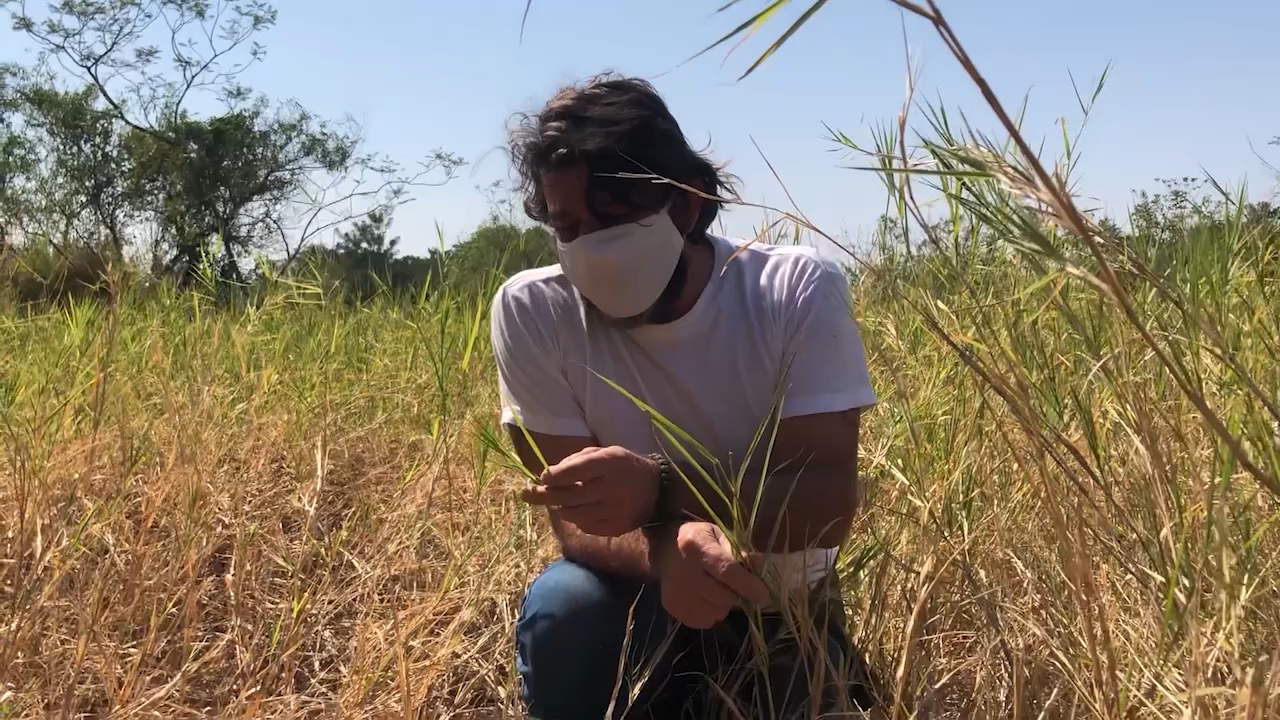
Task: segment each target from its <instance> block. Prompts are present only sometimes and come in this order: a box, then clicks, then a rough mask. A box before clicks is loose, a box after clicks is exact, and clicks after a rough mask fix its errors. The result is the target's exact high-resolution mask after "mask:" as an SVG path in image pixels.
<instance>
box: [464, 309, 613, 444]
mask: <svg viewBox="0 0 1280 720" xmlns="http://www.w3.org/2000/svg"><path fill="white" fill-rule="evenodd" d="M554 321H555V318H554V316H552V315H551V314H550V311H549V310H548V309H544V308H539V307H538V306H537V305H536V304H535V303H533V302H531V301H530V299H529V298H528V297H526V296H524V295H523V294H522V293H520V292H512V291H511V289H510V288H509V287H506V286H504V287H503V288H501V289H499V290H498V293H497V295H496V296H495V297H494V300H493V305H492V307H491V309H490V311H489V332H490V337H491V339H492V341H493V357H494V360H495V362H496V364H497V366H498V395H499V398H500V400H501V402H502V422H503V424H513V425H514V424H521V425H523V426H524V427H525V429H527V430H529V431H531V432H537V433H543V434H545V435H561V436H566V437H590V436H591V431H590V429H588V427H587V422H586V417H585V416H584V414H583V412H582V406H581V405H580V404H579V403H578V400H577V397H576V396H575V395H574V393H573V389H572V388H571V387H570V385H569V380H568V378H566V377H565V374H564V369H563V363H561V361H560V358H561V354H560V350H559V347H558V345H557V343H556V341H555V330H554V328H555V325H554Z"/></svg>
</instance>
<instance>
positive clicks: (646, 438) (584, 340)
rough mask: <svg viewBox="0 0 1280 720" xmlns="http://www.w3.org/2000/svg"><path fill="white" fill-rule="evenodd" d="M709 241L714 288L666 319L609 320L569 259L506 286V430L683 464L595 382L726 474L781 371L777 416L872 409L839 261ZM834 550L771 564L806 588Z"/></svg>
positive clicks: (499, 330)
mask: <svg viewBox="0 0 1280 720" xmlns="http://www.w3.org/2000/svg"><path fill="white" fill-rule="evenodd" d="M709 237H710V238H711V241H712V243H713V244H714V246H715V250H716V262H715V269H714V270H713V272H712V274H711V281H710V283H709V284H708V285H707V288H706V290H705V291H703V293H702V296H701V297H700V298H699V299H698V301H697V303H696V304H695V305H694V306H693V309H691V310H690V311H689V312H688V313H687V314H685V315H684V316H683V317H681V318H680V319H678V320H676V321H674V322H671V323H667V324H663V325H646V326H642V327H637V328H632V329H626V330H624V329H618V328H614V327H610V326H608V325H606V324H603V323H601V322H600V321H599V320H598V319H597V318H596V317H595V316H594V315H592V314H589V313H588V312H586V309H585V306H584V305H583V302H582V299H581V296H580V295H579V294H578V292H577V291H576V290H575V289H574V288H573V286H572V285H571V284H570V283H569V280H568V278H566V277H565V275H564V274H563V272H561V270H560V266H559V265H553V266H550V267H543V268H536V269H533V270H526V271H524V272H521V273H518V274H516V275H515V276H513V277H511V278H510V279H509V280H507V282H506V283H504V284H503V285H502V287H501V288H499V290H498V293H497V296H496V297H495V298H494V303H493V310H492V313H491V316H490V323H491V332H492V339H493V348H494V356H495V359H496V361H497V366H498V380H499V391H500V395H501V399H502V421H503V423H515V422H516V421H517V418H518V419H519V422H521V423H523V425H524V426H525V427H526V428H527V429H528V430H530V431H533V432H539V433H545V434H548V435H564V436H575V437H594V438H595V442H596V444H598V445H600V446H602V447H607V446H610V445H620V446H622V447H625V448H627V449H629V450H631V451H633V452H636V453H639V454H647V453H653V452H663V451H666V453H667V454H668V456H669V457H677V458H679V457H681V456H680V455H679V454H678V451H676V452H672V450H674V448H671V447H667V446H668V445H669V444H668V443H666V442H661V443H660V441H659V438H661V437H662V436H661V435H660V434H659V433H658V432H657V430H656V429H655V428H654V426H653V424H652V423H651V421H650V420H649V418H648V417H647V416H646V415H645V413H644V412H643V411H642V410H641V409H640V408H639V407H637V406H636V405H635V403H634V402H632V401H631V400H630V399H629V398H627V397H626V396H625V395H623V394H621V393H619V392H618V391H617V390H616V389H614V388H612V387H610V386H609V385H608V384H607V383H605V382H604V381H603V380H601V379H600V377H598V376H597V374H598V375H602V376H604V377H607V378H609V379H610V380H612V381H613V382H615V383H617V384H618V385H620V386H621V387H623V388H626V390H627V391H628V392H629V393H631V394H633V395H634V396H636V397H637V398H638V399H640V400H642V401H644V402H645V403H647V404H648V405H650V406H652V407H653V408H654V409H655V410H656V411H657V412H658V413H660V414H661V415H662V416H664V417H665V418H667V419H668V420H670V421H671V422H673V423H674V424H675V425H676V426H677V427H679V428H681V429H682V430H684V431H685V432H686V433H688V435H689V436H690V437H692V438H694V439H695V440H697V441H698V442H699V443H700V444H702V445H703V446H704V447H705V448H706V449H707V450H709V451H710V452H711V453H712V454H713V455H714V456H715V457H716V458H717V459H719V461H720V463H721V464H722V466H723V468H725V469H726V471H727V470H728V469H730V468H732V469H734V470H736V469H738V468H739V467H740V465H741V459H742V458H743V457H744V455H745V454H746V452H747V450H748V449H749V448H750V445H751V441H752V438H753V437H755V435H756V432H757V430H758V429H759V428H760V427H761V425H762V424H763V423H765V422H766V421H767V420H768V416H769V413H770V411H771V409H772V407H773V405H774V402H775V400H776V398H777V397H778V393H777V389H778V388H779V385H780V382H782V380H783V373H784V371H785V372H786V373H787V377H786V380H785V391H784V392H783V393H782V395H781V397H782V401H781V407H780V417H781V418H784V419H785V418H788V417H794V416H801V415H810V414H817V413H827V412H838V411H842V410H849V409H852V408H858V407H867V406H870V405H873V404H875V401H876V395H875V391H874V390H873V389H872V387H871V382H870V379H869V378H868V375H867V364H866V358H865V355H864V353H863V348H862V339H861V337H860V336H859V333H858V326H857V324H856V323H855V322H854V320H853V316H852V311H851V308H850V297H849V285H848V279H847V278H846V277H845V275H844V273H843V271H842V270H841V269H840V268H839V266H837V265H836V264H834V263H832V262H830V261H828V260H826V259H824V258H822V257H821V256H820V255H819V254H818V253H817V251H816V250H814V249H812V248H807V247H798V246H776V245H766V244H761V243H754V244H749V245H748V246H747V247H746V248H745V249H742V246H743V245H744V244H745V243H742V242H740V241H732V240H727V239H725V238H721V237H716V236H709ZM739 250H741V252H737V251H739ZM735 252H737V254H736V255H735ZM788 361H790V367H789V368H788V366H787V364H788ZM766 437H767V436H766ZM695 455H696V453H695ZM803 481H804V475H803V473H802V474H801V476H800V482H803ZM835 554H836V553H835V550H815V551H811V552H808V553H786V554H779V555H774V556H772V557H771V558H770V562H771V563H773V564H774V565H775V567H777V568H778V570H779V571H781V572H783V573H785V574H786V575H787V576H789V577H791V578H793V579H792V580H791V581H792V582H799V581H800V580H799V578H800V577H803V576H807V577H808V578H810V579H811V580H815V579H818V578H821V577H822V576H823V575H825V574H826V573H827V572H828V571H829V570H830V569H831V567H832V565H833V563H834V560H835Z"/></svg>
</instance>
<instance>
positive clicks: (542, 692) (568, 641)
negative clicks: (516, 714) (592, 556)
mask: <svg viewBox="0 0 1280 720" xmlns="http://www.w3.org/2000/svg"><path fill="white" fill-rule="evenodd" d="M640 589H641V587H640V585H639V584H638V583H631V582H626V581H624V580H619V579H616V578H611V577H608V576H603V575H600V574H598V573H596V572H594V571H592V570H589V569H587V568H585V567H583V566H581V565H578V564H576V563H573V562H570V561H567V560H560V561H557V562H556V563H553V564H552V565H551V566H550V567H548V568H547V569H546V570H544V571H543V572H542V574H541V575H539V576H538V577H537V578H536V579H535V580H534V581H533V583H532V584H531V585H530V586H529V590H528V592H527V593H526V594H525V598H524V604H523V607H522V608H521V612H520V618H519V620H518V621H517V623H516V655H517V657H516V661H517V669H518V670H519V672H520V677H521V682H522V686H523V687H522V690H523V694H524V696H525V701H526V703H528V704H529V705H530V708H529V710H530V713H531V714H534V715H535V716H540V717H547V718H551V717H556V718H561V717H563V718H572V717H587V716H590V715H592V714H593V713H594V717H596V718H599V717H601V716H602V715H603V713H604V710H605V708H606V707H607V706H608V703H609V698H610V696H611V694H612V691H613V685H614V681H615V680H616V679H617V674H618V663H619V661H620V656H621V654H622V649H623V639H624V637H625V635H626V632H627V617H628V615H629V613H630V611H631V607H632V603H633V602H634V601H635V600H636V598H637V597H638V595H639V593H640Z"/></svg>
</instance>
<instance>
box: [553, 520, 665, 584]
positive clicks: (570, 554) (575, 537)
mask: <svg viewBox="0 0 1280 720" xmlns="http://www.w3.org/2000/svg"><path fill="white" fill-rule="evenodd" d="M551 526H552V528H553V529H554V530H555V534H556V537H557V538H558V539H559V540H560V550H561V552H562V553H563V554H564V556H565V557H566V558H568V559H570V560H572V561H574V562H576V563H578V564H580V565H585V566H587V567H589V568H593V569H595V570H600V571H603V572H609V573H613V574H615V575H622V576H625V577H631V578H636V579H637V580H641V581H643V582H648V581H650V580H654V579H656V578H657V572H656V571H655V570H654V567H653V565H654V558H653V551H654V549H655V547H657V545H659V544H660V543H661V542H662V541H663V538H665V533H663V532H662V529H660V528H654V529H649V530H644V529H641V530H633V531H631V532H629V533H627V534H625V535H621V536H619V537H601V536H599V535H588V534H587V533H584V532H582V530H580V529H578V527H577V526H575V525H574V524H573V523H570V522H566V521H564V520H561V519H559V518H557V517H555V514H554V513H552V515H551Z"/></svg>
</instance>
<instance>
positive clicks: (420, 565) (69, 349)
mask: <svg viewBox="0 0 1280 720" xmlns="http://www.w3.org/2000/svg"><path fill="white" fill-rule="evenodd" d="M899 4H900V5H910V3H899ZM913 7H917V9H918V10H921V11H922V12H925V13H930V12H933V10H931V9H930V8H931V6H913ZM930 22H931V24H932V25H933V27H935V28H936V29H938V30H939V32H940V33H942V34H943V36H944V38H945V37H948V35H947V33H949V28H948V27H947V26H946V24H945V21H944V20H942V18H941V16H940V14H939V15H935V16H934V17H933V18H932V19H931V20H930ZM949 47H953V49H954V50H955V51H956V55H957V58H958V59H960V60H961V62H962V64H964V63H965V62H966V57H967V56H965V55H964V54H963V48H962V47H960V46H959V45H958V41H954V42H952V43H950V44H949ZM974 72H975V74H976V68H975V69H974ZM917 110H919V108H917ZM923 110H924V113H925V114H924V123H923V128H924V132H925V136H926V137H925V139H924V140H923V141H920V142H917V143H913V145H912V146H911V147H908V146H907V142H906V140H905V138H906V137H907V135H906V132H905V130H906V127H907V121H906V119H905V118H906V113H904V119H903V120H902V121H901V122H900V123H899V124H898V125H897V126H896V127H887V128H883V129H882V130H881V131H880V132H879V133H878V134H877V136H876V142H875V144H874V146H873V147H870V148H866V149H863V148H857V147H856V146H853V145H852V143H849V144H850V145H851V146H853V148H854V149H857V150H859V151H862V152H865V153H867V154H868V157H869V159H870V161H871V165H873V166H874V167H876V168H877V169H878V170H879V171H881V172H882V173H883V177H884V178H885V180H886V188H887V189H888V191H889V192H890V196H891V199H892V201H893V205H892V206H893V207H896V208H897V209H898V212H899V214H900V217H901V222H900V223H899V224H898V225H896V226H895V227H894V228H893V230H894V232H897V233H900V234H901V233H909V234H910V238H911V240H912V247H913V248H915V251H914V252H913V253H911V254H910V255H907V254H905V253H904V252H903V250H902V248H903V245H901V244H892V245H885V246H883V247H882V248H881V249H880V252H879V253H878V254H877V255H876V256H875V257H874V258H873V259H872V260H871V261H870V262H868V263H866V264H864V265H862V266H860V267H859V273H858V279H857V282H856V283H855V284H854V297H853V304H854V309H855V313H856V315H857V317H858V320H859V322H860V324H861V326H862V329H863V338H864V341H865V342H866V344H867V348H868V353H869V360H870V364H871V372H872V377H873V379H874V381H875V383H876V385H877V388H878V390H879V392H880V395H881V403H880V405H879V406H877V408H876V409H875V410H874V411H873V412H871V413H870V415H869V416H868V417H867V418H866V426H865V429H864V431H863V461H862V474H863V477H864V478H865V480H866V483H867V489H866V493H865V497H866V507H865V511H864V512H863V513H862V515H861V517H860V519H859V521H858V524H857V526H856V528H855V530H854V533H853V537H852V539H851V541H850V542H849V543H848V545H847V546H846V547H845V548H844V549H843V550H842V552H841V555H840V566H841V568H842V570H843V574H844V579H845V581H846V587H845V595H846V598H847V601H848V603H849V607H850V611H851V615H852V621H853V622H852V624H851V625H852V627H853V628H854V632H855V635H856V639H857V641H858V643H859V644H860V645H861V646H862V647H864V648H865V649H866V650H867V652H868V654H869V655H870V658H871V661H872V664H873V665H874V666H875V667H876V669H877V670H879V671H880V673H881V674H882V675H883V676H885V677H886V678H887V679H888V680H889V685H890V688H889V690H890V693H891V700H892V702H891V707H890V710H891V713H892V714H894V715H896V716H898V717H903V716H908V715H916V716H919V717H925V716H928V717H1000V718H1004V717H1016V718H1039V717H1106V718H1120V717H1125V718H1128V717H1143V718H1146V717H1150V718H1165V717H1224V718H1243V719H1245V720H1254V719H1256V718H1264V717H1276V716H1280V622H1277V618H1280V587H1278V585H1280V583H1277V580H1276V578H1277V577H1280V573H1278V572H1277V567H1276V565H1277V563H1280V560H1277V558H1280V530H1278V529H1277V519H1278V518H1280V495H1278V494H1277V492H1276V487H1275V480H1276V478H1277V477H1280V437H1277V433H1278V430H1280V414H1278V413H1277V409H1276V406H1277V403H1280V364H1277V362H1276V358H1277V356H1278V355H1280V257H1278V255H1280V230H1278V229H1277V227H1276V226H1275V223H1273V222H1255V221H1251V220H1249V219H1248V218H1246V217H1245V214H1244V212H1243V208H1244V205H1243V203H1242V202H1241V201H1240V200H1241V198H1240V197H1236V196H1230V197H1228V198H1227V199H1226V200H1225V201H1224V202H1222V203H1220V205H1219V210H1218V213H1217V214H1216V215H1214V216H1210V217H1201V218H1197V219H1196V221H1195V223H1194V224H1193V226H1191V227H1187V226H1183V227H1181V228H1179V227H1172V228H1165V230H1166V231H1168V232H1162V233H1160V234H1159V235H1158V237H1157V236H1156V235H1144V234H1141V233H1140V234H1137V235H1130V236H1127V237H1123V238H1119V237H1115V236H1111V235H1108V234H1106V233H1104V232H1102V231H1101V230H1100V229H1099V228H1097V227H1096V226H1095V225H1094V224H1093V221H1092V219H1090V218H1089V217H1087V216H1085V215H1084V214H1082V213H1080V212H1079V211H1078V210H1077V209H1076V208H1075V206H1074V204H1073V203H1072V201H1071V198H1070V196H1069V194H1068V193H1066V191H1065V188H1066V187H1068V186H1069V183H1068V182H1067V177H1068V176H1069V174H1070V173H1069V168H1070V166H1071V162H1070V156H1071V152H1072V149H1071V147H1070V143H1068V144H1067V146H1066V148H1065V150H1064V152H1065V153H1066V157H1065V158H1063V164H1062V165H1061V166H1059V168H1058V169H1057V170H1055V169H1054V168H1048V169H1046V168H1045V166H1044V165H1043V164H1042V162H1041V160H1040V159H1039V158H1038V156H1036V155H1035V154H1032V153H1029V152H1027V150H1029V149H1028V148H1026V147H1025V144H1023V145H1021V146H1020V145H1019V144H1018V143H1017V142H1016V141H1013V142H1011V141H1010V139H1011V138H1014V139H1016V138H1017V137H1018V132H1017V129H1016V128H1014V127H1010V126H1008V125H1005V126H1004V127H1005V130H1006V132H1005V133H1004V134H1003V135H1000V136H997V137H996V139H995V140H989V139H988V138H987V137H985V136H983V135H981V134H979V133H976V132H974V131H972V130H970V129H968V128H963V129H958V128H954V127H952V122H951V121H950V120H948V118H947V116H946V113H944V112H942V110H941V109H940V108H929V107H927V106H926V107H925V108H923ZM1004 119H1006V120H1007V116H1005V118H1004ZM1002 123H1003V120H1002ZM836 139H837V140H841V141H847V138H844V137H843V136H841V135H839V134H838V133H837V134H836ZM930 186H931V187H930ZM926 192H927V193H929V195H930V197H933V198H936V199H937V200H936V202H935V204H934V205H933V208H940V210H935V209H933V208H931V207H927V206H926V205H925V203H923V202H922V201H921V200H920V198H922V197H923V196H924V194H925V193H926ZM795 220H797V222H800V223H801V224H803V220H802V218H795ZM926 228H927V229H926ZM486 299H487V293H486V294H477V295H476V296H474V297H462V296H458V295H455V294H450V293H448V292H445V293H443V294H440V295H434V296H431V297H424V298H418V299H417V300H407V301H404V302H392V301H389V300H385V299H383V300H378V301H375V302H374V303H371V304H369V305H367V306H363V307H360V308H352V307H350V306H347V305H344V304H342V303H339V302H333V301H331V299H329V298H326V297H325V296H324V295H323V293H321V292H318V291H316V290H314V289H312V288H308V287H306V286H304V285H300V284H296V283H286V282H283V281H281V282H278V283H276V284H274V285H273V286H272V287H271V288H270V290H269V291H268V292H267V293H266V294H265V295H264V296H263V297H262V298H259V299H258V300H256V301H254V302H252V303H247V304H246V303H238V304H236V303H233V304H226V303H224V302H221V301H220V300H219V299H218V298H215V297H206V296H204V295H202V294H200V293H199V292H196V293H193V294H174V293H165V292H159V293H156V292H151V293H148V295H147V296H146V297H145V298H143V297H133V296H132V295H130V294H129V293H127V292H126V293H123V294H122V295H121V296H120V299H119V300H120V301H119V303H118V304H116V305H113V306H110V307H104V306H100V305H97V304H93V303H89V302H79V303H72V304H70V305H69V306H68V307H66V308H64V309H57V310H50V311H48V312H45V313H16V312H15V313H9V314H6V315H5V316H4V317H3V320H0V438H2V442H3V448H4V451H5V452H4V464H3V465H2V466H0V542H3V546H2V550H0V714H3V715H6V716H14V717H27V716H42V715H45V714H59V715H61V714H67V715H74V714H85V715H94V716H97V715H108V714H110V715H119V716H126V715H149V716H165V717H185V716H195V715H208V714H218V715H237V716H273V717H296V716H344V717H383V716H417V717H451V716H452V717H459V716H471V717H478V716H497V717H505V716H511V715H514V714H515V713H517V711H518V705H517V703H516V700H515V678H514V677H513V671H512V663H511V660H512V658H511V645H512V643H511V641H510V633H511V625H512V622H513V620H514V617H513V615H514V613H515V608H516V605H517V602H518V598H519V596H520V593H521V592H522V590H523V587H524V585H525V583H526V582H527V581H528V580H529V578H530V577H532V575H533V574H534V573H535V572H536V571H537V569H538V568H539V567H541V565H542V564H543V563H544V562H545V561H546V560H547V559H549V558H550V557H551V555H552V553H553V546H552V543H551V540H550V535H549V533H548V531H547V528H546V526H545V524H544V522H543V521H542V519H541V518H540V517H537V516H534V515H531V514H530V513H529V512H528V511H527V509H526V508H524V507H523V506H522V505H521V504H519V503H518V502H517V501H516V499H515V494H514V492H513V490H514V488H515V487H516V486H517V485H518V484H519V483H521V482H522V481H523V480H522V478H520V477H519V476H518V475H516V474H512V473H507V472H504V471H503V465H504V462H505V460H504V458H502V457H500V456H498V455H496V454H495V453H494V452H493V451H492V448H491V447H490V445H489V444H488V443H486V442H485V441H484V440H483V438H484V437H486V436H489V437H491V434H489V433H484V432H480V431H481V430H483V429H484V428H486V427H487V428H489V429H490V430H492V423H493V422H494V421H495V419H496V407H495V405H496V397H495V392H494V378H493V372H492V368H491V362H490V358H489V347H488V344H487V333H486V332H484V329H485V327H486V322H485V315H484V313H485V310H486V308H485V307H484V301H485V300H486Z"/></svg>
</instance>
